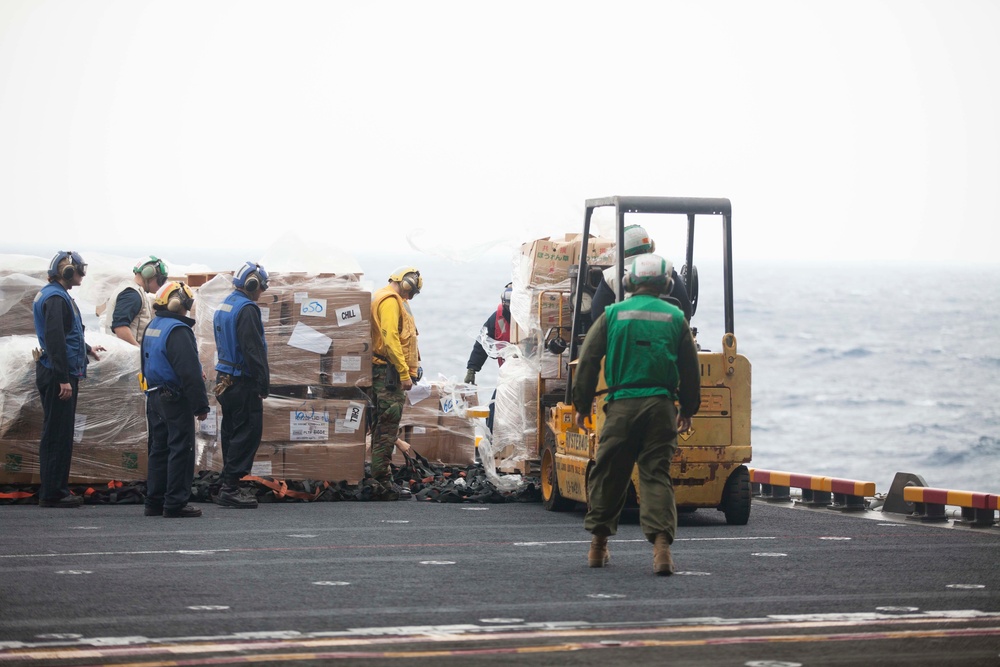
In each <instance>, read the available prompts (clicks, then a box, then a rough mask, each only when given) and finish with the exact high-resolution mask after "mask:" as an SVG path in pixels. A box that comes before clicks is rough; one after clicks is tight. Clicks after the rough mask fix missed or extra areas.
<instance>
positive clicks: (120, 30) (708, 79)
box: [0, 0, 1000, 263]
mask: <svg viewBox="0 0 1000 667" xmlns="http://www.w3.org/2000/svg"><path fill="white" fill-rule="evenodd" d="M998 34H1000V3H997V2H995V0H988V1H983V2H963V1H954V2H919V1H914V0H901V1H898V2H896V1H893V2H886V1H878V0H863V1H857V2H855V1H850V0H847V1H845V0H838V1H837V2H801V1H798V0H796V1H790V2H777V1H775V2H672V1H653V2H628V1H621V2H607V1H601V2H579V1H573V2H570V1H568V0H567V1H559V2H543V1H540V0H533V1H530V2H517V1H508V2H504V3H483V2H468V1H461V2H459V1H456V2H439V1H435V0H424V1H422V2H408V1H407V2H404V1H399V2H377V1H360V0H356V1H353V2H337V1H333V0H326V1H322V2H304V1H282V2H277V1H273V2H259V1H258V2H253V1H248V0H234V1H229V0H224V1H214V2H213V1H211V0H206V1H198V2H182V1H170V2H165V1H164V2H160V1H150V0H122V1H119V2H109V1H105V0H87V1H86V2H84V1H77V0H63V1H41V0H38V1H19V0H3V1H2V2H0V221H2V224H3V228H4V231H3V234H2V236H0V252H4V253H17V252H25V251H29V250H32V251H34V250H36V249H38V248H42V249H43V251H44V252H43V253H42V254H45V255H46V256H49V255H51V253H53V252H55V251H56V250H59V249H69V248H73V249H77V250H81V251H85V250H87V249H90V248H93V249H102V250H108V251H114V250H116V249H122V250H123V251H125V252H131V253H133V254H137V253H144V252H145V253H148V252H153V253H159V254H170V255H172V256H175V257H176V256H177V255H178V254H179V253H177V252H171V249H183V248H188V247H198V248H205V249H209V250H210V249H212V248H215V247H225V248H237V249H241V248H246V249H248V252H250V253H254V252H255V251H256V249H258V248H265V247H267V246H268V245H270V244H273V243H274V242H275V240H276V239H279V238H282V239H286V241H283V242H287V243H293V244H294V243H301V244H302V246H303V247H311V248H313V249H315V248H317V247H327V246H329V247H332V248H336V249H343V250H345V251H347V252H354V251H355V249H358V250H360V249H362V248H363V249H365V250H371V249H373V248H379V247H381V248H385V249H386V250H387V251H393V252H397V251H405V250H407V249H412V248H417V249H419V250H421V251H423V252H427V253H431V254H436V255H445V256H461V257H462V258H467V259H475V258H476V257H477V256H479V255H481V254H482V253H483V252H486V251H487V250H492V252H497V251H499V252H507V251H508V249H509V248H513V247H515V246H516V244H518V243H520V242H522V241H527V240H529V239H531V238H536V237H539V236H544V235H548V234H557V233H562V232H574V231H578V230H579V228H580V226H581V222H582V210H583V202H584V200H585V199H586V198H590V197H602V196H608V195H615V194H623V195H625V194H627V195H675V196H707V197H728V198H729V199H730V200H731V201H732V205H733V214H734V236H735V240H734V247H735V249H736V251H737V255H738V257H742V258H760V259H767V258H789V259H820V258H823V259H854V260H871V259H887V260H941V261H948V262H955V261H960V262H966V261H970V260H971V261H980V262H983V261H985V262H994V263H995V262H996V261H997V260H996V259H995V254H996V252H997V248H998V247H1000V232H998V229H1000V216H998V213H997V194H998V188H1000V94H998V93H1000V39H998V37H997V35H998ZM290 232H291V233H292V234H293V235H292V236H291V237H288V236H285V235H287V234H289V233H290ZM287 239H290V240H287ZM46 249H47V250H46Z"/></svg>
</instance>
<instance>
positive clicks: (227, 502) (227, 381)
mask: <svg viewBox="0 0 1000 667" xmlns="http://www.w3.org/2000/svg"><path fill="white" fill-rule="evenodd" d="M267 280H268V275H267V271H265V270H264V267H262V266H261V265H260V264H257V263H255V262H247V263H246V264H244V265H243V266H241V267H240V268H239V269H238V270H237V271H236V273H235V274H234V275H233V287H234V288H235V289H234V290H233V291H232V293H231V294H230V295H229V296H227V297H226V299H225V300H224V301H223V302H222V304H221V305H220V306H219V308H218V309H217V310H216V311H215V317H214V318H213V321H212V324H213V328H214V330H215V346H216V349H217V350H218V354H219V361H218V363H217V364H216V365H215V370H216V371H217V372H218V373H217V375H216V385H215V395H216V396H217V397H218V399H219V407H220V408H221V409H222V423H221V424H220V425H219V436H220V440H221V444H222V475H221V480H220V481H221V483H222V488H221V489H220V490H219V494H218V495H217V496H216V498H215V502H216V503H218V504H219V505H222V506H223V507H235V508H241V509H253V508H255V507H257V499H256V498H253V497H248V496H244V495H243V494H241V493H240V489H239V481H240V480H241V479H242V478H243V477H245V476H246V475H248V474H250V470H251V469H252V467H253V459H254V457H255V456H256V455H257V448H258V447H260V439H261V437H262V436H263V435H264V398H266V397H267V395H268V394H269V393H270V391H271V373H270V369H269V368H268V365H267V341H266V340H265V339H264V323H263V320H262V316H261V311H260V307H259V306H258V305H257V300H258V299H260V296H261V294H263V293H264V291H265V290H267V287H268V285H267Z"/></svg>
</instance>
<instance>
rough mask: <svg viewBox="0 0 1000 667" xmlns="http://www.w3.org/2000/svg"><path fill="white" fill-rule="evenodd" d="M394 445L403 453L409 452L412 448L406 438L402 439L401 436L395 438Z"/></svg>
mask: <svg viewBox="0 0 1000 667" xmlns="http://www.w3.org/2000/svg"><path fill="white" fill-rule="evenodd" d="M396 446H397V447H399V450H400V451H401V452H403V453H404V454H409V453H410V449H412V448H411V447H410V443H408V442H407V441H406V440H403V439H402V438H396Z"/></svg>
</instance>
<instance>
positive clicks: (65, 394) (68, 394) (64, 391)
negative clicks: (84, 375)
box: [59, 382, 73, 401]
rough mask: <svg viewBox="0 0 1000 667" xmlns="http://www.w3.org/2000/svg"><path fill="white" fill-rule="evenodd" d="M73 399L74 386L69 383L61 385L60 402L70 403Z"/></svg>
mask: <svg viewBox="0 0 1000 667" xmlns="http://www.w3.org/2000/svg"><path fill="white" fill-rule="evenodd" d="M71 398H73V385H71V384H70V383H69V382H61V383H60V384H59V400H60V401H68V400H69V399H71Z"/></svg>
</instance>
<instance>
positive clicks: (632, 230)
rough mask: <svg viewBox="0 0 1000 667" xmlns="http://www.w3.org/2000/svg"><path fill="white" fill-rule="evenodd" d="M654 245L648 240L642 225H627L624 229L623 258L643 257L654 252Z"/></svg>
mask: <svg viewBox="0 0 1000 667" xmlns="http://www.w3.org/2000/svg"><path fill="white" fill-rule="evenodd" d="M655 250H656V244H655V243H654V242H653V239H651V238H649V234H648V233H647V232H646V228H645V227H643V226H642V225H629V226H628V227H626V228H625V256H626V257H634V256H635V255H645V254H646V253H650V252H654V251H655Z"/></svg>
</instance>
